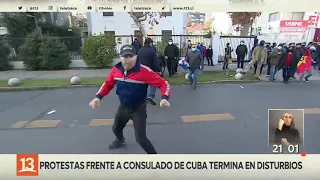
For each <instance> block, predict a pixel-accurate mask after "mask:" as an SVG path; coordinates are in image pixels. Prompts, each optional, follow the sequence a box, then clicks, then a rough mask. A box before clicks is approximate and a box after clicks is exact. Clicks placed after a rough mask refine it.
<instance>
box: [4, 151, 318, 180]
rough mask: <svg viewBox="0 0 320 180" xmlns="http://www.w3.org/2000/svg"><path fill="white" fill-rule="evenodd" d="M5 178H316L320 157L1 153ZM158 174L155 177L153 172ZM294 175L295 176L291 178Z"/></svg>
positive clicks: (236, 179) (204, 179) (265, 179)
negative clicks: (14, 175)
mask: <svg viewBox="0 0 320 180" xmlns="http://www.w3.org/2000/svg"><path fill="white" fill-rule="evenodd" d="M0 158H1V161H2V163H1V164H0V168H1V170H2V171H1V172H0V176H1V177H3V178H5V179H6V178H8V179H12V180H14V179H15V178H14V177H13V172H16V176H39V177H42V178H55V179H61V178H73V179H95V178H97V179H102V178H109V179H141V180H144V179H146V180H147V179H153V180H157V179H170V180H171V179H172V180H173V179H187V180H189V179H190V180H191V179H194V178H197V179H201V180H207V179H208V180H209V179H210V180H211V179H212V176H213V175H214V177H215V178H217V179H225V178H227V179H235V180H238V179H243V178H246V179H250V178H251V179H257V178H259V179H264V180H267V179H277V178H282V179H283V178H290V180H294V179H302V178H303V179H312V178H320V174H319V173H318V172H319V170H320V167H319V166H316V165H317V164H319V161H320V155H306V156H301V155H250V154H248V155H230V154H226V155H223V154H220V155H194V154H193V155H177V154H174V155H161V154H159V155H101V154H97V155H94V154H93V155H72V154H68V155H60V154H59V155H58V154H57V155H54V154H50V155H49V154H40V155H38V154H18V155H0ZM155 174H156V176H154V175H155ZM293 174H294V177H293V176H292V175H293Z"/></svg>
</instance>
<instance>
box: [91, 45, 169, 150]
mask: <svg viewBox="0 0 320 180" xmlns="http://www.w3.org/2000/svg"><path fill="white" fill-rule="evenodd" d="M120 55H121V62H120V63H118V64H116V65H115V66H114V67H113V68H112V69H111V72H110V74H109V75H108V77H107V78H106V80H105V82H104V83H103V84H102V86H101V88H100V89H99V91H98V92H97V94H96V97H95V98H94V99H93V100H92V101H91V102H90V103H89V106H90V107H91V108H98V107H99V106H100V101H101V99H102V98H103V97H104V96H106V95H108V94H109V92H110V91H111V90H112V89H113V87H114V86H115V85H116V87H117V95H118V96H119V100H120V106H119V108H118V110H117V112H116V115H115V118H114V124H113V127H112V130H113V132H114V134H115V136H116V139H115V140H114V141H113V142H112V143H111V144H110V146H109V148H110V149H116V148H118V147H121V146H123V145H125V139H124V136H123V129H124V127H125V126H126V124H127V123H128V121H129V119H131V120H132V121H133V127H134V131H135V138H136V141H137V142H138V143H139V145H140V146H141V147H142V149H143V150H144V151H145V152H146V153H147V154H157V152H156V150H155V148H154V147H153V145H152V144H151V142H150V141H149V139H148V138H147V134H146V124H147V105H146V101H147V91H148V85H152V86H155V87H157V88H159V89H160V91H161V95H162V98H161V101H160V107H162V108H164V107H170V103H169V101H168V99H169V97H170V91H171V90H170V85H169V84H168V82H167V81H166V80H165V79H163V78H162V77H160V76H159V75H158V74H157V73H156V72H154V71H152V70H151V69H150V68H149V67H147V66H144V65H142V64H140V62H138V61H137V56H136V50H135V48H134V47H133V46H131V45H124V46H122V47H121V50H120Z"/></svg>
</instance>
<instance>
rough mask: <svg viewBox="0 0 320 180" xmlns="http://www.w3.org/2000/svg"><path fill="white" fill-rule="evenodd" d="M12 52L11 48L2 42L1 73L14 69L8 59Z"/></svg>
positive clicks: (0, 51)
mask: <svg viewBox="0 0 320 180" xmlns="http://www.w3.org/2000/svg"><path fill="white" fill-rule="evenodd" d="M10 52H11V51H10V47H9V46H8V45H7V44H6V43H5V42H4V41H0V71H6V70H10V69H12V66H11V65H10V64H9V62H10V61H9V57H8V56H9V54H10Z"/></svg>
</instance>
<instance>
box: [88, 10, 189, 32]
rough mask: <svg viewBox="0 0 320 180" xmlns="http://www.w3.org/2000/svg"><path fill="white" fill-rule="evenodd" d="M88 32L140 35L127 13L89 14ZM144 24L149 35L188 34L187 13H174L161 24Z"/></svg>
mask: <svg viewBox="0 0 320 180" xmlns="http://www.w3.org/2000/svg"><path fill="white" fill-rule="evenodd" d="M87 21H88V31H89V33H91V34H104V33H106V32H108V33H111V34H114V35H118V36H121V35H138V34H139V28H138V27H137V26H136V24H135V23H134V21H133V19H132V18H131V17H130V15H129V14H128V13H126V12H105V13H102V12H91V13H88V14H87ZM148 22H149V21H148V20H146V21H145V22H143V26H144V28H145V31H146V32H147V34H150V35H163V34H171V35H180V34H186V33H187V28H186V27H187V13H184V12H172V13H167V16H166V17H162V18H160V19H159V24H157V25H154V26H152V25H150V24H149V23H148Z"/></svg>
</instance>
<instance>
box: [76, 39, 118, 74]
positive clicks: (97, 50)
mask: <svg viewBox="0 0 320 180" xmlns="http://www.w3.org/2000/svg"><path fill="white" fill-rule="evenodd" d="M114 45H115V39H114V37H113V35H109V34H107V35H99V36H89V37H88V38H87V39H86V41H85V43H84V45H83V47H82V51H81V52H82V57H83V60H84V62H85V63H86V64H87V65H88V66H90V67H96V68H106V67H108V66H110V65H111V63H112V62H113V58H114V57H115V53H116V52H115V49H114Z"/></svg>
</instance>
